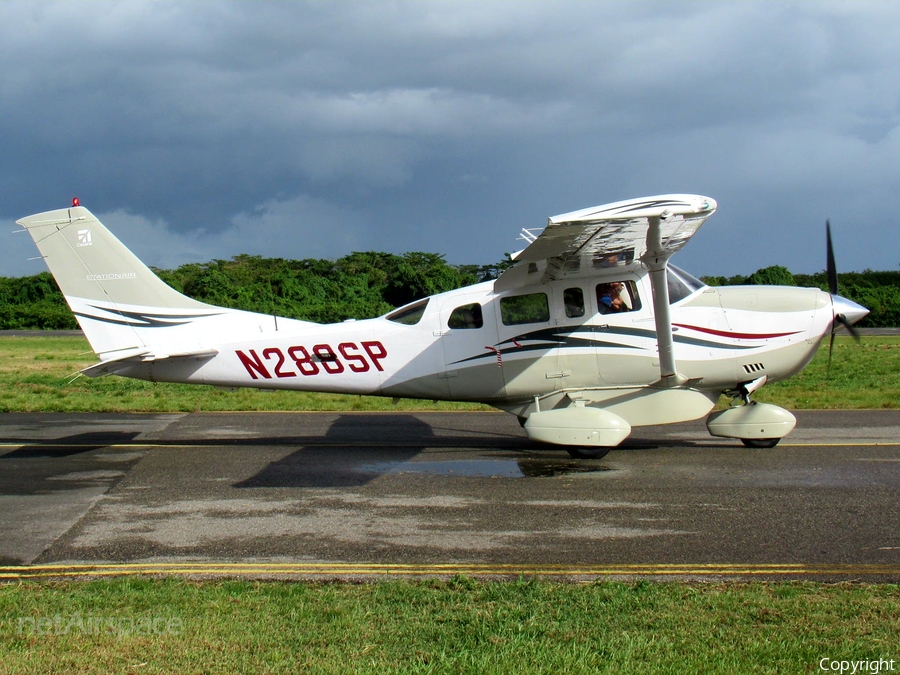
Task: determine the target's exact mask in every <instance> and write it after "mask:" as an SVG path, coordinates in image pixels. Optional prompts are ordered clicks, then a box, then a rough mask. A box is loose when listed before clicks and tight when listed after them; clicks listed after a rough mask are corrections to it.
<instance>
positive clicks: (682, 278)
mask: <svg viewBox="0 0 900 675" xmlns="http://www.w3.org/2000/svg"><path fill="white" fill-rule="evenodd" d="M666 278H667V280H668V288H669V304H670V305H673V304H675V303H676V302H678V301H679V300H684V299H685V298H686V297H688V296H689V295H692V294H693V293H694V292H696V291H699V290H700V289H701V288H703V287H704V286H706V284H704V283H703V282H702V281H700V280H699V279H697V278H696V277H694V276H692V275H690V274H688V273H687V272H685V271H684V270H683V269H680V268H678V267H675V265H672V264H670V265H669V269H668V273H667V274H666Z"/></svg>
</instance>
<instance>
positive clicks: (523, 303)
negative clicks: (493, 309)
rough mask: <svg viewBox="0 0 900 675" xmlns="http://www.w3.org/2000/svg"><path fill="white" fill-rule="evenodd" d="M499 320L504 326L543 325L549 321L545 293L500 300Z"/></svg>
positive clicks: (514, 296) (548, 307) (548, 305)
mask: <svg viewBox="0 0 900 675" xmlns="http://www.w3.org/2000/svg"><path fill="white" fill-rule="evenodd" d="M500 320H501V321H502V322H503V325H504V326H518V325H519V324H523V323H543V322H545V321H549V320H550V304H549V302H548V301H547V294H546V293H529V294H528V295H513V296H508V297H505V298H500Z"/></svg>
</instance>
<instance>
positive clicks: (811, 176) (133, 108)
mask: <svg viewBox="0 0 900 675" xmlns="http://www.w3.org/2000/svg"><path fill="white" fill-rule="evenodd" d="M898 18H900V9H895V6H894V4H892V3H885V4H879V3H862V2H852V3H850V2H848V3H825V2H809V3H793V4H792V3H780V4H775V3H771V2H760V3H741V2H729V3H708V2H701V3H668V2H647V3H635V2H628V3H585V2H572V3H564V2H553V3H547V2H533V3H527V2H509V3H503V2H492V3H475V2H437V1H429V2H424V3H423V2H409V3H381V2H339V3H287V2H271V3H264V2H252V3H251V2H233V3H229V2H218V3H200V2H196V3H165V2H145V3H142V2H114V3H100V2H92V3H72V2H58V3H49V2H35V3H26V2H10V3H3V4H0V19H2V21H0V62H2V64H3V68H2V70H0V119H2V122H0V145H2V148H3V153H2V159H0V196H2V200H0V219H2V220H4V221H7V222H11V221H12V220H14V219H15V218H16V217H21V216H23V215H26V214H29V213H33V212H36V211H40V210H45V209H49V208H58V207H60V206H62V205H65V204H66V203H67V202H68V200H69V199H70V198H71V197H72V196H74V195H79V196H80V197H81V198H82V200H83V202H84V203H85V204H86V205H87V206H89V207H90V208H91V209H92V210H93V211H94V212H95V213H97V214H98V215H101V217H103V219H104V221H105V222H107V224H109V225H112V226H113V228H114V229H115V230H116V232H117V234H119V235H120V236H121V237H122V238H123V240H125V241H126V243H128V244H129V245H130V246H132V247H133V248H134V249H135V250H136V252H138V254H139V255H140V256H141V257H143V258H145V259H146V260H147V261H148V262H150V263H151V264H154V265H158V266H174V265H177V264H179V263H182V262H185V261H187V260H207V259H210V258H212V257H230V256H231V255H234V254H237V253H242V252H249V253H261V254H266V255H283V256H288V257H308V256H339V255H342V254H345V253H347V252H349V251H351V250H361V249H379V250H392V251H406V250H428V251H436V252H445V253H447V254H448V259H450V260H451V261H453V262H493V261H495V260H497V259H498V258H499V257H500V256H501V255H502V253H503V252H504V251H508V250H511V249H513V248H515V247H516V244H515V241H514V238H515V235H516V233H517V231H518V229H519V228H520V227H522V226H531V227H534V226H540V225H541V224H542V223H543V222H545V219H546V217H547V216H549V215H553V214H556V213H561V212H565V211H570V210H573V209H576V208H581V207H585V206H589V205H592V204H598V203H602V202H607V201H615V200H618V199H624V198H628V197H635V196H641V195H649V194H655V193H661V192H698V193H703V194H709V195H710V196H713V197H715V198H716V199H717V200H718V201H719V204H720V212H719V213H718V214H717V215H716V216H715V217H714V218H713V219H712V220H710V222H709V223H708V225H707V226H706V227H705V228H704V230H703V231H702V232H701V233H700V235H699V236H698V237H697V238H696V239H695V240H694V241H692V243H691V245H690V246H689V247H687V248H686V249H685V251H684V252H682V253H680V254H679V257H678V260H677V261H676V262H678V263H679V264H683V265H685V266H687V267H690V268H693V269H694V270H695V271H696V272H698V273H716V274H723V273H737V272H742V273H749V272H751V271H753V270H754V269H756V268H758V267H762V266H765V265H769V264H785V265H789V266H790V267H791V268H792V269H795V270H798V271H813V270H817V269H820V268H821V267H822V266H823V265H824V261H823V255H824V254H823V248H824V244H823V241H822V240H823V233H822V229H823V228H822V225H823V223H824V219H825V218H826V217H831V218H832V221H833V223H834V224H835V227H836V233H835V236H836V240H837V243H838V247H839V260H838V262H839V264H840V265H841V267H842V268H843V269H862V268H864V267H872V268H882V269H885V268H887V269H895V268H896V266H897V264H898V263H900V256H898V255H897V253H896V251H897V248H898V247H897V243H898V237H897V235H896V227H895V225H894V220H893V218H894V216H893V214H894V213H896V212H897V210H898V207H900V196H898V195H897V190H896V188H895V186H896V184H897V179H898V174H900V171H898V166H897V159H896V158H897V156H898V150H900V148H898V144H900V137H898V131H897V125H898V122H900V119H898V117H900V111H898V101H900V75H898V71H897V68H896V66H895V64H896V63H897V62H898V56H900V54H898V51H900V45H898V44H897V42H896V40H895V39H894V36H896V34H897V28H898V27H900V26H898V23H900V21H898ZM9 229H12V226H11V227H10V228H9ZM11 239H13V240H15V241H14V243H13V245H11V246H9V247H4V251H5V252H3V253H0V274H22V273H28V272H33V271H35V270H36V268H35V265H39V264H40V263H34V262H32V263H28V264H26V263H24V262H23V261H22V259H23V258H24V257H28V256H29V255H33V253H32V252H31V249H30V248H29V242H27V241H23V238H22V237H20V236H16V237H12V238H11ZM26 239H27V238H26ZM473 242H476V243H475V244H474V245H473Z"/></svg>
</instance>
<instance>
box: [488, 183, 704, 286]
mask: <svg viewBox="0 0 900 675" xmlns="http://www.w3.org/2000/svg"><path fill="white" fill-rule="evenodd" d="M715 210H716V202H715V200H713V199H711V198H709V197H702V196H699V195H660V196H657V197H645V198H643V199H630V200H627V201H622V202H615V203H613V204H604V205H602V206H594V207H591V208H588V209H581V210H580V211H572V212H571V213H564V214H562V215H559V216H553V217H552V218H550V219H549V220H548V222H547V227H546V228H545V229H544V231H543V232H541V234H540V235H538V237H537V238H536V239H534V241H532V242H531V244H529V246H528V247H527V248H526V249H525V250H523V251H520V252H519V253H518V254H516V255H515V256H514V259H515V261H516V264H515V265H514V266H513V267H511V268H509V269H508V270H506V271H505V272H504V273H503V274H502V275H500V278H499V279H497V281H496V282H495V284H494V290H495V291H497V292H500V291H507V290H511V289H514V288H518V287H520V286H527V285H531V284H538V283H546V282H549V281H555V280H557V279H564V278H576V277H594V276H602V275H603V274H605V273H606V271H607V270H609V271H612V269H613V268H615V271H616V272H617V273H621V272H622V271H623V268H630V269H634V268H638V267H640V266H641V265H642V263H644V264H647V262H648V260H649V259H650V258H657V257H660V256H665V257H666V259H668V257H669V256H671V255H672V254H673V253H675V252H676V251H678V250H680V249H681V248H682V247H683V246H684V245H685V244H686V243H687V241H688V239H690V238H691V237H692V236H693V235H694V233H695V232H696V231H697V230H698V229H699V228H700V226H701V225H702V224H703V221H705V220H706V219H707V218H708V217H709V216H711V215H712V214H713V213H714V212H715ZM654 222H655V223H658V229H657V228H655V227H651V223H654Z"/></svg>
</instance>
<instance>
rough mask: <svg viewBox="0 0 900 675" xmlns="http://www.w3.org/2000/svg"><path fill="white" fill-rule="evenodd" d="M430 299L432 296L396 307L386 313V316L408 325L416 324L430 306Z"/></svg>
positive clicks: (388, 318)
mask: <svg viewBox="0 0 900 675" xmlns="http://www.w3.org/2000/svg"><path fill="white" fill-rule="evenodd" d="M429 300H430V298H425V299H424V300H418V301H417V302H412V303H410V304H408V305H404V306H403V307H401V308H400V309H395V310H394V311H393V312H391V313H390V314H386V315H385V317H384V318H385V319H387V320H388V321H394V322H395V323H402V324H404V325H406V326H415V325H416V324H417V323H419V321H420V320H421V319H422V315H423V314H425V308H426V307H427V306H428V301H429Z"/></svg>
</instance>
